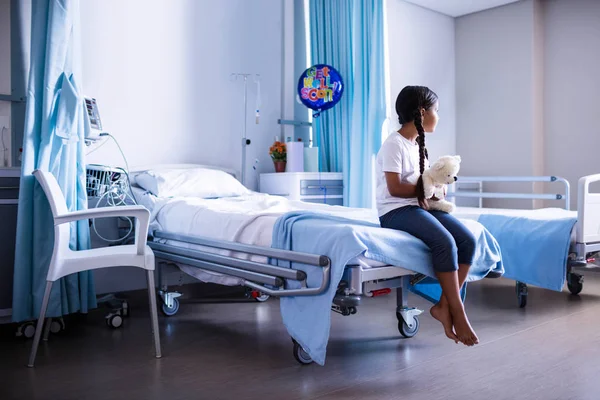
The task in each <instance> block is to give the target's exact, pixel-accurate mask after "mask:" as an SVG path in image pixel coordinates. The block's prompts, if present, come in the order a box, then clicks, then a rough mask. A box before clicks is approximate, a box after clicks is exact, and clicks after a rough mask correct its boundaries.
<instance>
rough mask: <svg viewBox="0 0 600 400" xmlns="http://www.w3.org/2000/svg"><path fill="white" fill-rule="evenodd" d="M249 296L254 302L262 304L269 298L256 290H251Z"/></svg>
mask: <svg viewBox="0 0 600 400" xmlns="http://www.w3.org/2000/svg"><path fill="white" fill-rule="evenodd" d="M251 296H252V298H253V299H254V300H256V301H258V302H259V303H264V302H265V301H267V300H269V298H271V296H269V295H268V294H265V293H263V292H259V291H258V290H253V291H252V294H251Z"/></svg>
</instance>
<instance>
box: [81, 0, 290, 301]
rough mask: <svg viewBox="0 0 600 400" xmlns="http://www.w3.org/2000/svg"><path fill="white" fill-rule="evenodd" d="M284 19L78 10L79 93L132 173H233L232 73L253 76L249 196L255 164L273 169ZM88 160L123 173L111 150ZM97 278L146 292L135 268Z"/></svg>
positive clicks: (217, 8) (188, 10)
mask: <svg viewBox="0 0 600 400" xmlns="http://www.w3.org/2000/svg"><path fill="white" fill-rule="evenodd" d="M282 17H283V2H282V1H280V0H253V1H251V2H250V1H245V0H219V1H209V0H178V1H175V2H173V1H168V0H151V1H147V0H127V1H121V0H86V1H82V2H81V26H82V30H83V31H82V36H83V43H84V44H85V47H84V49H83V67H84V68H83V74H84V77H83V79H84V88H85V92H86V94H87V95H90V96H94V97H96V99H97V100H98V103H99V107H100V113H101V117H102V122H103V125H104V129H105V130H106V131H108V132H110V133H112V134H113V135H114V136H115V137H116V138H117V139H118V141H119V143H120V145H121V147H122V148H123V151H124V152H125V155H126V156H127V158H128V161H129V165H130V166H135V165H142V164H156V163H183V162H186V163H188V162H189V163H203V164H213V165H220V166H225V167H229V168H234V169H236V170H238V171H239V170H240V168H241V142H242V128H243V113H244V108H243V106H244V104H243V90H244V87H243V81H237V82H234V81H231V80H230V74H231V73H232V72H248V73H257V74H260V75H261V99H262V101H261V103H262V107H261V120H260V124H259V125H256V124H255V117H254V107H255V102H256V86H255V85H254V83H253V82H252V81H249V84H248V131H247V132H248V133H247V134H248V138H249V139H251V140H252V144H251V145H250V147H248V153H247V167H248V169H247V185H248V186H249V187H251V188H255V185H256V181H257V179H256V177H255V175H253V174H251V171H252V162H253V161H254V159H255V158H259V159H260V163H259V165H258V167H259V170H261V171H269V172H270V171H271V170H273V164H272V162H270V158H269V155H268V149H269V146H270V144H271V143H272V140H273V138H274V137H275V136H276V135H281V131H282V130H281V127H280V125H278V124H277V119H278V118H280V115H281V102H282V84H281V81H282V70H283V64H282V60H283V42H282V34H281V32H282ZM291 100H292V101H293V99H291ZM87 161H88V162H89V163H101V164H108V165H118V166H124V164H123V161H122V158H121V156H120V154H119V153H118V149H117V147H116V146H115V145H114V143H112V142H108V143H106V144H104V145H103V146H102V147H99V148H98V150H97V151H95V152H93V153H92V154H90V155H89V157H88V160H87ZM107 232H108V231H102V232H101V233H102V234H104V235H106V234H107ZM94 276H95V282H96V289H97V291H98V292H99V293H105V292H109V291H119V290H132V289H138V288H143V287H144V285H145V280H144V276H143V274H140V273H139V271H136V270H135V269H132V268H120V269H119V271H118V272H117V271H110V273H107V272H103V271H97V272H96V273H95V275H94ZM167 278H169V277H167ZM171 279H173V277H171ZM175 281H177V278H176V277H175Z"/></svg>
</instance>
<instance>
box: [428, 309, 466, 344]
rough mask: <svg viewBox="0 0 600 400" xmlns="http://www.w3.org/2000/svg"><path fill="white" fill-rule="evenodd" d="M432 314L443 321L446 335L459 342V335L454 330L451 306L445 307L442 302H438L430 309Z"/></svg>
mask: <svg viewBox="0 0 600 400" xmlns="http://www.w3.org/2000/svg"><path fill="white" fill-rule="evenodd" d="M429 313H430V314H431V316H432V317H433V318H435V319H437V320H438V321H440V322H441V323H442V326H443V327H444V332H446V336H448V338H449V339H452V340H454V342H455V343H458V342H459V340H458V337H456V335H455V334H454V331H453V330H452V314H450V308H448V307H443V306H442V305H441V304H440V303H437V304H436V305H434V306H433V307H431V309H430V310H429Z"/></svg>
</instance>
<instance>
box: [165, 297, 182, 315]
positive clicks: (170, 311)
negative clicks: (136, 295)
mask: <svg viewBox="0 0 600 400" xmlns="http://www.w3.org/2000/svg"><path fill="white" fill-rule="evenodd" d="M177 311H179V300H177V299H173V305H172V306H171V307H169V306H168V305H167V304H165V303H163V305H162V312H163V314H165V315H166V316H167V317H170V316H172V315H175V314H177Z"/></svg>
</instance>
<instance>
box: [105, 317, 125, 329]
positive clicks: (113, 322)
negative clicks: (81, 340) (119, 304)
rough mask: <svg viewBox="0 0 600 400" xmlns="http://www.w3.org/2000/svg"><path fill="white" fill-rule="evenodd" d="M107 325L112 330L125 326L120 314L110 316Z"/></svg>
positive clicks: (107, 318)
mask: <svg viewBox="0 0 600 400" xmlns="http://www.w3.org/2000/svg"><path fill="white" fill-rule="evenodd" d="M106 325H108V326H109V327H110V328H113V329H118V328H120V327H121V326H122V325H123V317H121V316H120V315H119V314H108V316H107V317H106Z"/></svg>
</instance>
